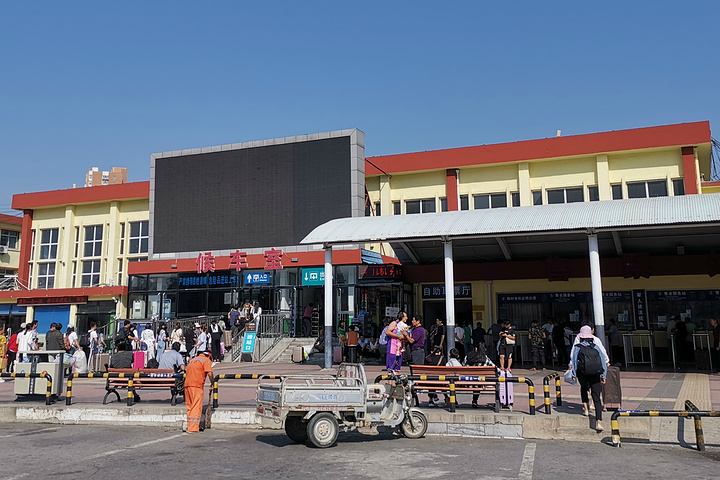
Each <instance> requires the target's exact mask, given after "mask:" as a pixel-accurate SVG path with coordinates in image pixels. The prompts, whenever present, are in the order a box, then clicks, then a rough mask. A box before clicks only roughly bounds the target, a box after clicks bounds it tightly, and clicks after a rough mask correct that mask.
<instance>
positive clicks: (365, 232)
mask: <svg viewBox="0 0 720 480" xmlns="http://www.w3.org/2000/svg"><path fill="white" fill-rule="evenodd" d="M708 224H718V225H720V194H704V195H684V196H676V197H657V198H641V199H628V200H611V201H603V202H581V203H567V204H559V205H538V206H533V207H511V208H499V209H486V210H465V211H458V212H442V213H425V214H418V215H396V216H393V215H388V216H380V217H356V218H340V219H336V220H331V221H329V222H326V223H324V224H323V225H320V226H319V227H317V228H315V229H314V230H313V231H312V232H310V233H309V234H308V235H307V236H306V237H305V238H304V239H303V240H302V241H301V242H300V243H301V244H318V243H321V244H327V245H332V244H345V243H366V242H367V243H370V242H379V241H382V242H402V241H413V240H426V241H427V240H432V239H453V238H471V237H504V236H513V235H517V234H532V235H538V234H558V233H561V232H579V231H589V230H594V231H613V230H615V231H617V230H623V229H633V228H642V227H645V228H657V227H662V226H674V227H675V228H677V227H679V226H683V225H685V226H699V225H708Z"/></svg>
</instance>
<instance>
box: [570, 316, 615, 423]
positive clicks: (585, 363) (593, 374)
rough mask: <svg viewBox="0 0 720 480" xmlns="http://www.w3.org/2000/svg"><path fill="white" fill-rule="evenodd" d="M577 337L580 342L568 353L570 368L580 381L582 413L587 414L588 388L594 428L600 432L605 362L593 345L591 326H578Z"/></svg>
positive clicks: (596, 347) (574, 376) (605, 370)
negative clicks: (591, 400)
mask: <svg viewBox="0 0 720 480" xmlns="http://www.w3.org/2000/svg"><path fill="white" fill-rule="evenodd" d="M578 337H579V338H580V342H579V343H578V344H576V345H575V346H574V347H573V349H572V352H571V354H570V368H572V372H573V378H577V380H578V382H579V383H580V399H581V400H582V404H583V415H585V416H588V415H589V405H588V404H589V402H590V399H589V398H588V390H590V393H591V395H592V399H593V404H594V405H595V421H596V423H595V430H596V431H597V432H602V431H603V430H604V428H603V426H602V411H603V405H602V402H601V401H600V392H601V391H602V384H604V383H605V376H606V375H607V363H606V362H605V361H604V358H603V355H602V354H601V352H600V349H599V348H598V346H597V345H595V342H594V336H593V332H592V328H591V327H590V326H589V325H585V326H583V327H582V328H580V334H579V335H578Z"/></svg>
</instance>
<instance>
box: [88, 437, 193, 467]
mask: <svg viewBox="0 0 720 480" xmlns="http://www.w3.org/2000/svg"><path fill="white" fill-rule="evenodd" d="M183 435H185V434H184V433H178V434H177V435H172V436H170V437H165V438H158V439H157V440H150V441H149V442H143V443H138V444H137V445H130V446H129V447H125V448H119V449H117V450H111V451H109V452H103V453H98V454H97V455H95V456H93V457H90V459H91V460H94V459H97V458H100V457H106V456H108V455H115V454H116V453H121V452H125V451H127V450H133V449H135V448H142V447H146V446H148V445H152V444H154V443H160V442H165V441H167V440H172V439H175V438H178V437H182V436H183Z"/></svg>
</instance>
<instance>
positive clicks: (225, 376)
mask: <svg viewBox="0 0 720 480" xmlns="http://www.w3.org/2000/svg"><path fill="white" fill-rule="evenodd" d="M260 377H262V378H268V379H280V378H282V375H265V374H263V373H238V374H231V373H221V374H219V375H215V378H214V379H213V384H212V389H213V393H212V397H213V402H212V403H213V408H217V407H218V387H219V386H220V382H219V380H257V379H259V378H260Z"/></svg>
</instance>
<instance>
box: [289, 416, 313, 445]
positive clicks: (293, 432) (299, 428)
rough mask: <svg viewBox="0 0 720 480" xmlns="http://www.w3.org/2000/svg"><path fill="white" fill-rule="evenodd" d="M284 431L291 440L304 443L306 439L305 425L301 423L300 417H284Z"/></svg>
mask: <svg viewBox="0 0 720 480" xmlns="http://www.w3.org/2000/svg"><path fill="white" fill-rule="evenodd" d="M285 433H287V436H288V437H290V440H292V441H293V442H297V443H305V441H306V440H307V439H308V434H307V425H305V424H304V423H303V421H302V417H287V418H286V419H285Z"/></svg>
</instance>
